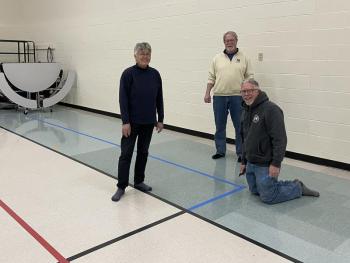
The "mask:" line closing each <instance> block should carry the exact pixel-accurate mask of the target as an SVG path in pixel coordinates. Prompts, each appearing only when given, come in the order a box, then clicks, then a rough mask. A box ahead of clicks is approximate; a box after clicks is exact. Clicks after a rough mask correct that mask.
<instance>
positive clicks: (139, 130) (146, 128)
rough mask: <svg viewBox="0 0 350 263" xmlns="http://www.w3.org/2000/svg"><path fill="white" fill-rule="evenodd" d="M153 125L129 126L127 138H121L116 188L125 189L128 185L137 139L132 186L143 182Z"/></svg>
mask: <svg viewBox="0 0 350 263" xmlns="http://www.w3.org/2000/svg"><path fill="white" fill-rule="evenodd" d="M153 128H154V124H131V134H130V136H129V137H127V138H126V137H124V136H123V137H122V140H121V154H120V157H119V163H118V183H117V186H118V188H121V189H125V188H126V187H127V186H128V184H129V170H130V163H131V158H132V154H133V152H134V147H135V142H136V139H137V156H136V163H135V175H134V184H139V183H142V182H143V181H144V180H145V169H146V163H147V157H148V148H149V145H150V143H151V139H152V133H153Z"/></svg>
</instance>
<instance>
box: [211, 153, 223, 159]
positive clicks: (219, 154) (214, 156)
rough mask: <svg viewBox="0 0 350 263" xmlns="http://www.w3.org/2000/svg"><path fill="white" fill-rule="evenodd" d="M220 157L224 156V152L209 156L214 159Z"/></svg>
mask: <svg viewBox="0 0 350 263" xmlns="http://www.w3.org/2000/svg"><path fill="white" fill-rule="evenodd" d="M222 157H225V154H222V153H216V154H214V155H213V156H212V157H211V158H213V159H214V160H215V159H219V158H222Z"/></svg>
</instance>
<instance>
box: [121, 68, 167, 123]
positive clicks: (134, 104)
mask: <svg viewBox="0 0 350 263" xmlns="http://www.w3.org/2000/svg"><path fill="white" fill-rule="evenodd" d="M119 105H120V113H121V116H122V121H123V124H126V123H135V124H155V123H157V121H158V122H163V119H164V106H163V91H162V79H161V77H160V74H159V72H158V71H157V70H156V69H154V68H151V67H147V68H145V69H144V68H140V67H139V66H137V65H134V66H132V67H130V68H127V69H126V70H124V72H123V74H122V76H121V78H120V86H119ZM157 113H158V120H157Z"/></svg>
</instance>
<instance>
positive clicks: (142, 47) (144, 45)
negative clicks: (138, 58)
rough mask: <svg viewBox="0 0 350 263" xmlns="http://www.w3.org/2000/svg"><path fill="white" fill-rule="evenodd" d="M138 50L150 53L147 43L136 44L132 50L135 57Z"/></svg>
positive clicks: (150, 49) (149, 46)
mask: <svg viewBox="0 0 350 263" xmlns="http://www.w3.org/2000/svg"><path fill="white" fill-rule="evenodd" d="M140 50H143V51H148V52H150V53H151V52H152V48H151V45H150V44H148V43H147V42H141V43H136V45H135V48H134V54H135V55H136V53H137V52H139V51H140Z"/></svg>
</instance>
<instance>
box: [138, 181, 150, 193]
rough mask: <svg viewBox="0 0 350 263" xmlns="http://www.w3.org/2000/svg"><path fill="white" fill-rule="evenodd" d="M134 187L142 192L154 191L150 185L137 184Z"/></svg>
mask: <svg viewBox="0 0 350 263" xmlns="http://www.w3.org/2000/svg"><path fill="white" fill-rule="evenodd" d="M134 187H135V188H136V189H138V190H140V191H142V192H150V191H152V187H150V186H149V185H147V184H145V183H139V184H135V185H134Z"/></svg>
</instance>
